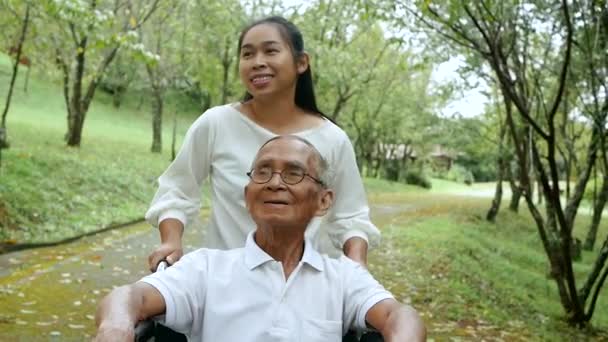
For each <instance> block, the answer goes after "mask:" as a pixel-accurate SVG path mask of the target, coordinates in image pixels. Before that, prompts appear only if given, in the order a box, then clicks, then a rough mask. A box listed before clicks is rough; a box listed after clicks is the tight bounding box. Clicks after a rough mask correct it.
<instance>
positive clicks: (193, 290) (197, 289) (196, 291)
mask: <svg viewBox="0 0 608 342" xmlns="http://www.w3.org/2000/svg"><path fill="white" fill-rule="evenodd" d="M206 252H207V250H205V249H199V250H197V251H194V252H192V253H188V254H186V255H184V256H183V257H182V258H181V259H180V260H179V261H177V262H176V263H175V264H174V265H173V266H171V267H169V268H167V269H166V270H164V271H162V272H156V273H153V274H150V275H148V276H146V277H144V278H142V279H141V280H140V281H141V282H144V283H147V284H150V285H152V286H153V287H154V288H156V289H157V290H158V292H160V294H161V295H162V296H163V299H164V300H165V307H166V309H165V315H164V319H162V317H161V318H160V319H159V321H160V322H161V323H162V324H163V325H166V326H167V327H169V328H171V329H173V330H175V331H178V332H181V333H183V334H186V335H191V334H195V335H196V334H198V333H199V331H198V330H200V329H202V326H201V323H202V322H203V316H202V315H203V312H204V306H205V295H206V291H207V287H206V285H207V279H208V267H207V266H208V258H207V256H208V255H207V253H206ZM193 330H196V331H193Z"/></svg>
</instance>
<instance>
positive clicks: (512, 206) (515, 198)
mask: <svg viewBox="0 0 608 342" xmlns="http://www.w3.org/2000/svg"><path fill="white" fill-rule="evenodd" d="M505 171H506V174H507V179H508V180H509V186H510V187H511V202H510V203H509V210H511V211H512V212H518V211H519V201H520V199H521V195H522V191H521V188H520V187H519V186H518V185H517V182H515V179H513V173H512V172H511V165H506V166H505Z"/></svg>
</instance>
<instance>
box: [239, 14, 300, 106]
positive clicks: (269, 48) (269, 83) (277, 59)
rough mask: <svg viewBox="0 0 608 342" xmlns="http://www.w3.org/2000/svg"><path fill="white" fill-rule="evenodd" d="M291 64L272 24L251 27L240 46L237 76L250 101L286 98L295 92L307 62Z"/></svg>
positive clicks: (288, 54)
mask: <svg viewBox="0 0 608 342" xmlns="http://www.w3.org/2000/svg"><path fill="white" fill-rule="evenodd" d="M302 60H303V61H301V62H298V63H297V64H296V62H294V57H293V54H292V51H291V48H290V47H289V44H288V43H287V42H286V41H285V39H283V37H282V36H281V34H280V32H279V30H278V28H277V27H276V26H274V25H273V24H260V25H256V26H254V27H252V28H251V29H250V30H249V31H247V33H246V34H245V36H244V37H243V42H242V43H241V54H240V56H239V74H240V76H241V82H243V85H245V87H246V88H247V91H248V92H249V93H250V94H251V95H252V96H253V97H258V98H259V97H266V96H273V95H277V94H278V95H286V96H289V92H295V85H296V80H297V77H298V74H299V73H301V72H304V71H305V70H306V68H307V67H308V63H307V61H305V59H304V58H303V59H302Z"/></svg>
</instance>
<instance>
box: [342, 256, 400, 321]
mask: <svg viewBox="0 0 608 342" xmlns="http://www.w3.org/2000/svg"><path fill="white" fill-rule="evenodd" d="M340 262H341V263H343V266H344V270H343V272H344V273H343V277H344V278H343V280H344V313H343V316H342V317H343V318H344V324H345V325H346V326H347V327H349V329H356V330H364V329H366V328H367V323H366V321H365V316H366V315H367V312H368V311H369V309H371V308H372V306H374V305H376V304H377V303H378V302H380V301H382V300H385V299H389V298H394V297H393V295H392V294H391V293H390V292H388V291H387V290H386V289H385V288H384V287H383V286H382V285H381V284H380V283H379V282H378V281H377V280H376V279H374V277H373V276H372V275H371V274H370V273H369V271H368V270H367V269H365V268H364V267H363V266H361V265H359V264H358V263H356V262H354V261H352V260H350V259H348V258H347V257H345V256H342V257H340Z"/></svg>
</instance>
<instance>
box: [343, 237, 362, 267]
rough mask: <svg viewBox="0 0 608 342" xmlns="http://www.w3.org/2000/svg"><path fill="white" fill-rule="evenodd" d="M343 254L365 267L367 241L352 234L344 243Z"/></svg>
mask: <svg viewBox="0 0 608 342" xmlns="http://www.w3.org/2000/svg"><path fill="white" fill-rule="evenodd" d="M342 250H343V252H344V255H346V256H347V257H348V258H349V259H351V260H354V261H356V262H358V263H359V264H361V265H362V266H364V267H366V268H367V241H365V240H364V239H362V238H360V237H358V236H354V237H352V238H350V239H348V240H346V242H345V243H344V247H343V249H342Z"/></svg>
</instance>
